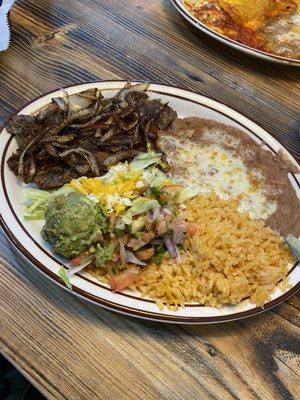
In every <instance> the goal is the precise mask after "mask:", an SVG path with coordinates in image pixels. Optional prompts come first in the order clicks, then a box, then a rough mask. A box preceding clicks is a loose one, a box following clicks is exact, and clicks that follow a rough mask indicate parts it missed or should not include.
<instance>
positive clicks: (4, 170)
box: [0, 81, 300, 324]
mask: <svg viewBox="0 0 300 400" xmlns="http://www.w3.org/2000/svg"><path fill="white" fill-rule="evenodd" d="M125 83H126V82H124V81H113V82H93V83H87V84H81V85H77V86H70V87H67V88H66V90H67V92H68V93H70V94H72V93H76V92H79V91H81V90H86V89H89V88H92V87H98V88H99V89H101V90H103V91H104V94H105V96H112V95H113V94H115V92H116V91H117V90H118V89H120V88H121V87H123V86H124V85H125ZM148 93H149V96H150V97H151V98H160V99H162V101H164V102H169V104H170V106H171V107H173V108H174V109H175V110H176V111H177V112H178V115H179V116H180V117H188V116H199V117H204V118H209V119H213V120H215V121H218V122H222V123H225V124H227V125H231V126H235V127H238V128H239V129H241V130H242V131H244V132H246V133H248V134H249V135H250V136H251V137H253V138H254V139H255V140H256V141H259V142H261V141H264V142H265V143H266V144H267V145H268V147H269V148H270V149H272V151H273V152H278V151H279V149H283V150H284V151H286V150H285V149H284V148H283V147H282V146H281V145H280V144H279V143H278V142H277V141H276V140H275V139H274V138H272V137H271V136H270V135H269V134H268V133H267V132H266V131H264V130H263V129H262V128H260V127H259V126H258V125H256V124H254V123H253V122H252V121H250V120H249V119H247V118H245V117H243V116H242V115H241V114H239V113H237V112H236V111H234V110H232V109H230V108H229V107H226V106H225V105H223V104H220V103H218V102H216V101H213V100H211V99H209V98H207V97H203V96H200V95H198V94H196V93H192V92H188V91H185V90H181V89H177V88H174V87H170V86H163V85H155V84H151V85H150V87H149V92H148ZM62 95H63V92H62V90H61V89H60V90H57V91H55V92H52V93H49V94H47V95H45V96H43V97H40V98H39V99H37V100H34V101H33V102H31V103H30V104H28V105H27V106H26V107H25V108H23V109H22V110H21V111H20V112H19V114H31V113H33V112H35V111H37V110H39V109H40V108H41V107H43V106H45V105H46V104H48V103H49V102H50V100H51V98H52V97H57V96H62ZM0 133H1V134H0V154H1V184H0V207H1V213H0V216H1V223H2V226H3V228H4V230H5V232H6V234H7V236H8V237H9V238H10V239H11V241H12V242H13V244H14V245H15V247H16V248H17V249H18V251H19V252H20V253H21V254H22V255H23V256H24V257H25V258H26V259H27V260H28V261H29V262H31V263H32V264H33V265H34V266H35V267H36V268H37V270H39V271H41V272H43V273H44V274H45V275H47V276H48V277H49V278H50V279H52V280H54V281H55V282H56V283H57V284H59V285H62V286H63V287H64V288H65V289H66V290H68V289H67V288H66V287H65V286H64V285H63V284H62V282H61V280H60V278H59V276H58V270H59V268H60V266H61V260H60V259H59V257H56V256H54V254H53V253H51V251H50V248H49V247H48V246H47V244H46V243H45V242H44V241H43V240H42V238H41V235H40V230H41V226H42V223H41V222H36V221H34V222H33V221H30V222H28V221H25V220H24V218H23V211H24V209H23V202H24V192H25V191H24V186H25V185H24V184H23V183H21V182H20V181H19V180H18V179H17V178H16V177H15V175H14V174H13V173H12V172H11V171H10V169H9V168H8V166H7V163H6V161H7V159H8V158H9V157H10V155H11V154H12V152H13V151H14V150H15V149H16V148H17V144H16V141H15V139H14V138H13V137H12V136H11V135H10V134H8V132H7V131H6V129H5V127H3V128H2V130H0ZM293 161H294V162H295V163H296V161H295V160H293ZM290 179H291V181H292V183H293V185H294V187H295V190H296V191H297V192H298V195H299V196H300V185H299V176H298V177H295V176H292V175H291V177H290ZM290 278H291V283H292V288H291V289H289V290H288V291H287V292H285V293H283V292H281V291H280V290H279V289H278V290H276V292H275V293H274V295H273V296H272V300H271V301H270V302H269V303H267V304H266V305H265V307H264V310H267V309H269V308H271V307H274V306H275V305H277V304H279V303H280V302H282V301H284V300H286V299H287V298H288V297H290V296H292V295H293V294H294V293H295V292H296V291H297V290H298V289H299V287H300V282H299V281H300V265H299V264H298V265H297V266H295V267H294V268H293V269H292V270H291V272H290ZM72 285H73V291H72V292H73V293H74V294H76V295H79V296H80V297H82V298H84V299H87V300H90V301H92V302H94V303H96V304H99V305H100V306H103V307H105V308H108V309H110V310H113V311H118V312H121V313H124V314H128V315H132V316H135V317H140V318H145V319H151V320H158V321H162V322H173V323H188V324H199V323H214V322H224V321H231V320H236V319H240V318H245V317H249V316H251V315H254V314H257V313H260V312H261V311H263V310H262V309H261V308H257V307H255V306H254V305H253V304H250V303H249V301H248V300H245V301H243V302H241V303H240V304H239V305H237V306H228V307H223V308H221V309H217V308H212V307H203V306H200V305H198V304H192V305H187V306H186V307H185V308H181V309H179V310H178V311H170V310H168V309H164V310H163V311H160V310H159V309H158V308H157V306H156V305H155V303H154V302H153V301H152V300H150V299H143V298H141V297H140V295H139V293H134V292H132V291H126V292H124V293H112V292H111V291H110V289H109V287H108V286H107V285H105V284H104V283H102V282H100V281H97V280H96V279H95V278H93V277H91V276H90V275H88V274H86V273H83V274H79V275H77V276H75V277H74V278H73V279H72Z"/></svg>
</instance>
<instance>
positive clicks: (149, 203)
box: [122, 198, 160, 225]
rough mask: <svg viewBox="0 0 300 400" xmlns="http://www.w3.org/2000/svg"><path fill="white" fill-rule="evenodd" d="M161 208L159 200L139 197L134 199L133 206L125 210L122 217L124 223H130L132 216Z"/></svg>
mask: <svg viewBox="0 0 300 400" xmlns="http://www.w3.org/2000/svg"><path fill="white" fill-rule="evenodd" d="M158 208H160V204H159V202H158V201H157V200H154V199H151V200H148V199H145V198H137V199H136V200H134V201H133V204H132V206H131V207H130V208H129V209H128V210H127V211H126V212H125V214H124V215H123V217H122V221H123V222H124V224H126V225H129V224H131V223H132V217H134V216H135V215H139V214H144V213H146V212H148V211H150V210H152V211H154V210H156V209H158Z"/></svg>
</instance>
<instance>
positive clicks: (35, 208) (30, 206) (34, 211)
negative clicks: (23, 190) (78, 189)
mask: <svg viewBox="0 0 300 400" xmlns="http://www.w3.org/2000/svg"><path fill="white" fill-rule="evenodd" d="M70 190H72V189H70V188H66V187H62V188H60V189H58V190H55V191H52V192H50V191H47V190H41V189H31V190H28V191H27V198H26V209H25V214H24V219H25V220H26V221H33V220H40V219H44V215H45V211H46V208H47V207H48V205H49V202H50V201H51V199H52V198H53V197H54V196H56V195H57V194H58V193H60V192H62V191H70Z"/></svg>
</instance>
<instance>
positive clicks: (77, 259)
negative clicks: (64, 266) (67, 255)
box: [70, 255, 84, 266]
mask: <svg viewBox="0 0 300 400" xmlns="http://www.w3.org/2000/svg"><path fill="white" fill-rule="evenodd" d="M83 260H84V255H81V256H78V257H75V258H73V259H72V260H71V261H70V264H71V265H74V266H76V265H81V264H82V263H83Z"/></svg>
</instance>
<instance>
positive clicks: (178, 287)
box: [136, 193, 294, 308]
mask: <svg viewBox="0 0 300 400" xmlns="http://www.w3.org/2000/svg"><path fill="white" fill-rule="evenodd" d="M237 207H238V199H236V200H226V201H225V200H221V199H219V198H218V197H217V196H216V195H215V194H214V193H211V194H209V195H203V196H198V197H197V198H195V199H193V200H191V201H190V202H189V203H188V204H187V209H186V213H187V218H188V221H189V222H191V223H193V224H195V225H196V227H197V233H196V234H195V235H194V236H193V237H188V238H187V239H186V241H185V243H184V251H182V253H181V257H180V260H179V262H177V263H176V262H174V261H173V260H170V259H168V258H165V259H164V260H163V263H162V264H161V265H155V264H151V265H149V266H148V267H145V268H144V269H142V271H141V273H140V278H139V281H138V282H137V284H136V288H137V289H138V290H140V291H141V293H142V294H143V295H147V296H150V297H151V298H154V299H156V301H157V304H158V305H159V306H160V307H162V306H163V304H166V305H168V306H169V307H171V308H172V307H175V308H176V307H178V306H184V304H185V303H189V302H197V303H201V304H204V305H207V306H212V307H221V306H223V305H226V304H237V303H239V302H240V301H241V300H243V299H244V298H248V297H249V298H250V301H251V302H253V303H255V304H256V305H258V306H262V305H263V304H264V303H265V302H267V301H268V300H269V298H270V294H271V293H272V292H273V290H274V289H275V286H276V285H277V283H278V282H280V281H281V280H282V279H283V278H285V277H286V275H287V272H288V264H289V263H293V262H294V259H293V257H292V256H291V254H290V252H289V250H288V248H287V247H286V245H285V244H284V242H283V240H282V239H281V238H280V236H279V235H278V234H277V233H276V232H274V231H273V230H272V229H271V228H269V227H267V226H265V224H264V222H263V221H260V220H252V219H251V218H250V217H249V216H248V215H247V214H240V213H239V212H238V211H237Z"/></svg>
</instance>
